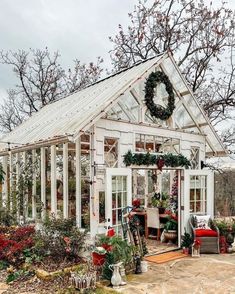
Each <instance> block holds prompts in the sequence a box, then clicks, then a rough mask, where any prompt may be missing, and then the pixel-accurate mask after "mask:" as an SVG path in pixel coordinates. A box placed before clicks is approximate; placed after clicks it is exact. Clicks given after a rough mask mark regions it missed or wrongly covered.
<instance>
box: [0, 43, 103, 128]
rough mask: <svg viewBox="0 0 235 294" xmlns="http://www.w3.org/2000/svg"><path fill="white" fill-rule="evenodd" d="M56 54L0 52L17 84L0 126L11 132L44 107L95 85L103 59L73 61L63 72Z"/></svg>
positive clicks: (3, 109)
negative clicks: (89, 61) (94, 61)
mask: <svg viewBox="0 0 235 294" xmlns="http://www.w3.org/2000/svg"><path fill="white" fill-rule="evenodd" d="M59 58H60V55H59V53H58V52H55V53H54V54H51V53H50V52H49V51H48V49H47V48H46V49H45V50H39V49H36V50H33V49H30V50H29V51H28V52H26V51H23V50H19V51H17V52H12V51H8V52H4V51H1V52H0V62H1V63H3V64H8V65H10V66H12V69H13V72H14V73H15V75H16V77H17V81H18V83H17V85H16V86H15V88H14V89H11V90H9V91H8V98H7V99H5V101H4V103H3V105H2V107H1V109H0V127H1V128H2V130H3V131H11V130H12V129H13V128H14V127H15V126H17V125H18V124H20V123H21V122H22V121H23V120H25V119H26V118H27V117H29V116H31V115H32V113H34V112H37V111H38V110H40V109H41V108H42V107H43V106H45V105H47V104H48V103H51V102H53V101H56V100H58V99H61V98H63V97H65V96H66V95H68V94H70V93H73V92H74V91H77V90H79V89H82V88H84V87H86V86H88V85H89V84H91V83H93V82H96V81H97V80H98V79H99V78H100V75H101V73H102V68H101V64H102V62H103V60H102V59H101V58H97V63H92V62H91V63H89V64H88V65H86V64H82V63H81V62H80V61H78V60H75V61H74V68H73V69H69V70H68V71H65V70H64V69H63V68H62V67H61V65H60V64H59Z"/></svg>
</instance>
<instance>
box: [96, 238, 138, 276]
mask: <svg viewBox="0 0 235 294" xmlns="http://www.w3.org/2000/svg"><path fill="white" fill-rule="evenodd" d="M104 241H105V239H103V240H102V242H104ZM107 242H108V243H106V244H109V245H111V246H112V250H111V251H109V252H107V254H106V261H105V264H104V266H103V272H102V276H103V278H104V279H106V280H110V279H111V277H112V271H111V270H110V268H109V265H110V264H114V263H118V262H120V261H122V262H123V264H124V266H127V265H128V264H130V263H131V262H132V260H133V256H132V253H133V251H134V248H133V246H131V245H129V244H128V243H127V241H125V240H123V239H122V238H121V237H120V236H113V237H111V238H109V240H107Z"/></svg>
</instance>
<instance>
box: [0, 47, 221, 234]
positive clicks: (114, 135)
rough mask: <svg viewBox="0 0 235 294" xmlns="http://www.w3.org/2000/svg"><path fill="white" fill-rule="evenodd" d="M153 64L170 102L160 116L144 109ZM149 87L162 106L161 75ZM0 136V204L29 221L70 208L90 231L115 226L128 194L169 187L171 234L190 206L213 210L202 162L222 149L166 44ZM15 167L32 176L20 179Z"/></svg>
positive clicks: (146, 200) (147, 198)
mask: <svg viewBox="0 0 235 294" xmlns="http://www.w3.org/2000/svg"><path fill="white" fill-rule="evenodd" d="M152 72H163V73H164V74H165V75H166V76H167V77H168V80H169V82H170V84H171V85H172V87H173V88H172V89H173V93H174V111H173V113H172V115H171V116H170V117H169V118H168V119H163V120H161V119H160V118H159V117H157V116H156V117H155V116H154V115H152V113H151V109H150V108H149V107H147V105H146V103H145V94H146V89H145V87H146V80H147V79H148V78H149V76H150V74H151V73H152ZM154 91H155V97H154V99H153V102H154V103H153V104H154V106H156V104H157V105H158V108H159V107H160V109H163V106H164V107H166V106H167V103H168V104H169V97H168V91H167V89H166V87H165V86H164V82H162V83H158V85H157V87H154ZM153 104H152V105H153ZM159 105H160V106H159ZM1 142H5V143H1V144H0V155H1V157H2V164H3V170H4V172H5V178H4V182H3V184H2V193H1V198H2V199H1V200H2V201H1V202H2V205H4V206H8V208H9V209H10V210H16V211H17V214H18V215H19V216H20V215H21V214H24V215H25V217H26V218H27V219H32V220H36V221H37V220H40V219H42V218H43V217H44V216H45V215H47V214H48V215H50V214H54V215H55V216H56V217H64V218H68V217H76V222H77V225H78V226H79V227H81V228H86V229H88V230H89V231H90V233H91V235H92V236H95V235H96V234H98V233H102V232H104V231H105V230H106V228H107V227H114V228H115V230H116V232H120V228H121V221H122V209H123V208H124V207H126V206H131V204H132V200H133V199H134V198H139V199H140V202H141V205H142V206H143V207H145V208H147V207H148V206H150V205H151V202H152V197H153V196H154V194H156V193H159V195H160V198H161V197H162V196H161V195H163V194H164V195H168V197H172V193H173V192H172V190H173V188H174V190H175V193H176V194H174V195H173V196H174V197H176V198H177V207H178V209H177V212H178V220H179V222H178V232H179V234H178V235H179V236H180V235H182V233H183V231H184V227H185V226H187V224H188V219H189V216H190V214H192V213H193V214H208V215H211V216H212V217H213V214H214V176H213V172H212V171H211V170H209V169H207V168H203V169H202V166H201V163H202V162H204V161H205V159H206V158H208V157H212V156H224V155H226V150H225V149H224V147H223V145H222V143H221V141H220V138H219V137H218V135H217V134H216V132H215V130H214V129H213V127H212V125H211V123H210V121H209V120H208V118H207V117H206V115H205V114H204V112H203V110H202V109H201V107H200V105H199V104H198V102H197V101H196V99H195V97H194V96H193V94H192V91H191V90H190V88H189V87H188V85H187V83H186V81H185V79H184V77H183V76H182V74H181V73H180V71H179V68H178V66H177V65H176V63H175V61H174V59H173V57H172V55H171V54H170V53H168V52H167V53H164V54H161V55H159V56H157V57H154V58H151V59H148V60H146V61H144V62H141V63H138V64H136V65H134V66H132V67H131V68H129V69H127V70H123V71H121V72H119V73H117V74H115V75H112V76H110V77H108V78H106V79H104V80H101V81H100V82H97V83H95V84H93V85H91V86H89V87H87V88H86V89H84V90H81V91H78V92H76V93H74V94H72V95H70V96H68V97H66V98H64V99H61V100H59V101H56V102H54V103H51V104H49V105H47V106H45V107H43V108H42V109H41V110H40V111H39V112H37V113H35V114H33V116H32V117H30V118H29V119H28V120H27V121H25V122H24V123H22V124H21V125H20V126H18V127H17V128H15V129H14V130H13V131H12V132H11V133H9V134H7V135H6V136H4V137H3V138H2V139H1ZM128 151H129V156H131V158H132V159H133V158H135V159H136V158H137V159H138V158H139V159H140V158H142V157H144V156H146V154H148V156H150V157H151V156H154V155H155V159H157V158H161V159H162V158H163V163H162V165H163V168H162V167H159V164H157V163H154V162H151V164H150V163H147V164H146V163H145V162H142V163H141V160H139V162H138V160H137V159H136V161H133V162H130V163H129V164H127V163H126V161H125V162H124V156H126V155H127V154H128ZM130 151H131V152H130ZM136 154H137V155H138V154H142V155H143V156H142V157H141V156H139V157H138V156H135V155H136ZM182 155H183V156H182ZM164 156H165V157H164ZM167 156H168V157H169V156H171V158H173V159H172V160H173V161H174V160H176V161H177V160H178V158H179V157H183V158H184V159H185V157H186V158H187V159H188V160H189V161H190V163H191V166H190V167H189V168H186V166H184V165H183V164H181V165H180V164H178V165H177V163H175V162H173V163H172V164H171V160H170V159H169V158H168V157H167ZM151 158H153V159H154V157H151ZM168 159H169V162H170V163H168V164H166V161H167V160H168ZM156 162H157V161H156ZM22 175H24V176H25V177H26V175H27V177H28V180H29V181H28V182H32V184H29V185H26V186H24V187H23V188H22V187H21V188H20V183H21V182H22ZM26 180H27V179H25V178H24V182H23V183H24V185H25V183H26ZM19 189H23V191H24V192H23V199H21V200H19V199H18V198H17V194H19ZM17 199H18V200H17ZM19 201H21V202H22V205H19V203H18V202H19Z"/></svg>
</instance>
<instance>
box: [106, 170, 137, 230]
mask: <svg viewBox="0 0 235 294" xmlns="http://www.w3.org/2000/svg"><path fill="white" fill-rule="evenodd" d="M105 202H106V206H105V207H106V208H105V214H106V226H107V227H113V228H115V230H116V233H117V234H120V233H121V218H122V209H123V208H124V207H126V206H131V203H132V196H131V169H129V168H107V169H106V193H105Z"/></svg>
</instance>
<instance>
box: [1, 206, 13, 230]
mask: <svg viewBox="0 0 235 294" xmlns="http://www.w3.org/2000/svg"><path fill="white" fill-rule="evenodd" d="M16 224H17V220H16V216H15V215H14V214H13V213H11V212H10V211H9V210H7V208H4V207H1V208H0V226H6V227H10V226H13V225H16Z"/></svg>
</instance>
